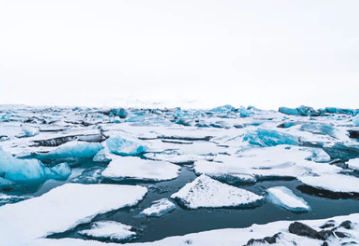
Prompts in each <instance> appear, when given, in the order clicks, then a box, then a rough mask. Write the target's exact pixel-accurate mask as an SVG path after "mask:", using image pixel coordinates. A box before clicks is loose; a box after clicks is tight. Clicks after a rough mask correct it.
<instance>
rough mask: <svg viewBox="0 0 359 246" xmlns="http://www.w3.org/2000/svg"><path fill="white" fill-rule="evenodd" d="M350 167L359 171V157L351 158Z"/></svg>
mask: <svg viewBox="0 0 359 246" xmlns="http://www.w3.org/2000/svg"><path fill="white" fill-rule="evenodd" d="M348 167H349V168H351V169H354V170H356V171H359V158H355V159H351V160H349V161H348Z"/></svg>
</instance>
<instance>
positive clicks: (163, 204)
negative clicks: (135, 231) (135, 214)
mask: <svg viewBox="0 0 359 246" xmlns="http://www.w3.org/2000/svg"><path fill="white" fill-rule="evenodd" d="M175 209H176V205H175V204H174V203H173V202H171V201H170V200H168V199H167V198H163V199H160V200H157V201H154V202H153V205H152V206H151V207H149V208H146V209H144V210H143V211H142V212H141V214H143V215H146V216H155V217H161V216H162V215H164V214H166V213H169V212H171V211H173V210H175Z"/></svg>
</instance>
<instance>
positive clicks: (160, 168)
mask: <svg viewBox="0 0 359 246" xmlns="http://www.w3.org/2000/svg"><path fill="white" fill-rule="evenodd" d="M180 169H181V168H180V167H179V166H177V165H175V164H171V163H168V162H164V161H151V160H143V159H140V158H138V157H118V158H116V159H114V160H112V161H111V162H110V164H109V165H108V167H107V168H106V169H105V170H104V171H103V172H102V176H103V177H106V178H110V179H113V180H120V181H121V180H145V181H163V180H171V179H175V178H177V176H178V174H179V170H180Z"/></svg>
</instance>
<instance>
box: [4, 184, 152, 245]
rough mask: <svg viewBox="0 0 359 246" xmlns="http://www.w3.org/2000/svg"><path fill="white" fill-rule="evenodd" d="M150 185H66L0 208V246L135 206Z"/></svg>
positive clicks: (67, 228) (60, 230)
mask: <svg viewBox="0 0 359 246" xmlns="http://www.w3.org/2000/svg"><path fill="white" fill-rule="evenodd" d="M146 192H147V188H145V187H141V186H129V185H107V184H106V185H105V184H96V185H82V184H66V185H63V186H60V187H57V188H55V189H53V190H51V191H49V192H48V193H46V194H44V195H42V196H40V197H36V198H33V199H29V200H26V201H22V202H19V203H16V204H10V205H5V206H3V207H0V245H4V246H5V245H6V246H10V245H11V246H17V245H23V244H25V243H26V242H28V241H30V240H32V239H36V238H40V237H45V236H47V235H50V234H52V233H57V232H64V231H66V230H69V229H71V228H74V227H75V226H77V225H79V224H82V223H88V222H90V221H91V219H92V218H94V217H95V216H96V215H97V214H101V213H105V212H108V211H111V210H115V209H119V208H122V207H125V206H133V205H135V204H136V203H138V202H139V201H140V200H141V199H142V198H143V197H144V195H145V194H146Z"/></svg>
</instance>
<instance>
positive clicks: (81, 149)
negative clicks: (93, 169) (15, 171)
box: [36, 142, 104, 163]
mask: <svg viewBox="0 0 359 246" xmlns="http://www.w3.org/2000/svg"><path fill="white" fill-rule="evenodd" d="M103 148H104V147H103V146H102V145H101V144H100V143H82V142H69V143H66V144H64V145H61V146H60V147H58V148H57V149H55V150H52V151H50V152H49V153H46V154H37V155H36V158H37V159H39V160H41V161H43V162H44V163H47V162H51V163H61V162H64V161H75V162H79V161H81V159H89V158H93V157H94V156H95V155H96V154H97V153H98V152H99V151H100V150H101V149H103Z"/></svg>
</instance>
